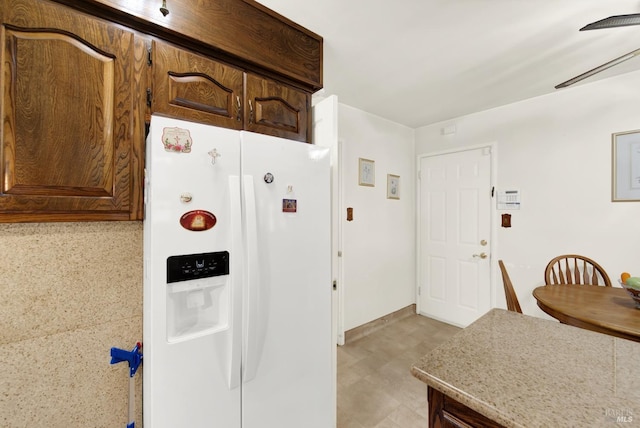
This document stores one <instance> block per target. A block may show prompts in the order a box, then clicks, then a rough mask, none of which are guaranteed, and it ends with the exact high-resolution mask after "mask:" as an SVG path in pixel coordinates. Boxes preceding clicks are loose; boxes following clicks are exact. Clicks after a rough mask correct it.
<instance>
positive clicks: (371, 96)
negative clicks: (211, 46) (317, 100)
mask: <svg viewBox="0 0 640 428" xmlns="http://www.w3.org/2000/svg"><path fill="white" fill-rule="evenodd" d="M258 1H259V2H260V3H262V4H264V5H265V6H267V7H269V8H270V9H272V10H274V11H276V12H278V13H280V14H281V15H283V16H285V17H287V18H289V19H291V20H293V21H295V22H297V23H298V24H300V25H302V26H304V27H306V28H308V29H309V30H311V31H313V32H315V33H317V34H319V35H320V36H322V37H323V38H324V89H323V92H322V94H324V95H337V96H338V100H339V101H340V102H341V103H344V104H347V105H350V106H352V107H356V108H358V109H361V110H364V111H367V112H369V113H373V114H375V115H378V116H381V117H383V118H386V119H389V120H391V121H394V122H397V123H401V124H404V125H406V126H409V127H412V128H417V127H420V126H424V125H428V124H432V123H435V122H440V121H443V120H448V119H452V118H455V117H459V116H462V115H466V114H469V113H473V112H477V111H482V110H486V109H490V108H494V107H498V106H501V105H505V104H510V103H513V102H517V101H521V100H524V99H527V98H532V97H536V96H540V95H544V94H548V93H552V92H555V91H558V90H557V89H554V86H555V85H557V84H559V83H561V82H564V81H565V80H568V79H570V78H572V77H574V76H576V75H578V74H581V73H584V72H585V71H587V70H590V69H592V68H594V67H597V66H599V65H601V64H603V63H605V62H608V61H610V60H612V59H614V58H617V57H619V56H622V55H624V54H626V53H628V52H631V51H633V50H636V49H638V48H640V26H632V27H619V28H611V29H603V30H593V31H582V32H580V31H578V30H579V29H580V28H582V27H583V26H584V25H586V24H588V23H591V22H593V21H597V20H600V19H602V18H605V17H608V16H611V15H624V14H631V13H639V12H640V0H393V1H383V0H320V1H318V0H258ZM635 70H640V57H636V58H634V59H632V60H629V61H626V62H625V63H622V64H619V65H617V66H615V67H612V68H610V69H609V70H607V71H605V72H603V73H599V74H597V75H596V76H594V77H590V78H588V79H586V80H584V81H582V82H580V83H578V84H575V85H573V86H571V87H569V88H564V89H560V90H562V91H567V90H572V88H574V87H576V86H578V85H582V84H587V83H589V82H593V81H595V80H596V79H602V78H606V77H611V76H613V75H617V74H621V73H626V72H630V71H635ZM636 90H637V88H636Z"/></svg>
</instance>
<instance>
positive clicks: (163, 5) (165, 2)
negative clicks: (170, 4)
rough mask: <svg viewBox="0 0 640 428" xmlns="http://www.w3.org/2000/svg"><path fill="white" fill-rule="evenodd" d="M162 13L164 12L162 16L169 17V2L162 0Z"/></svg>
mask: <svg viewBox="0 0 640 428" xmlns="http://www.w3.org/2000/svg"><path fill="white" fill-rule="evenodd" d="M160 12H162V16H167V15H169V9H167V0H162V7H161V8H160Z"/></svg>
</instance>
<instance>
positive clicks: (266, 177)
mask: <svg viewBox="0 0 640 428" xmlns="http://www.w3.org/2000/svg"><path fill="white" fill-rule="evenodd" d="M264 182H265V183H267V184H269V183H273V174H271V173H270V172H267V173H266V174H265V175H264Z"/></svg>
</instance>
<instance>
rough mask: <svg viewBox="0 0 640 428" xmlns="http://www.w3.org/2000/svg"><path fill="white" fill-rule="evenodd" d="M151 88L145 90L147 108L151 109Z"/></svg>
mask: <svg viewBox="0 0 640 428" xmlns="http://www.w3.org/2000/svg"><path fill="white" fill-rule="evenodd" d="M151 98H152V96H151V88H147V106H148V107H151Z"/></svg>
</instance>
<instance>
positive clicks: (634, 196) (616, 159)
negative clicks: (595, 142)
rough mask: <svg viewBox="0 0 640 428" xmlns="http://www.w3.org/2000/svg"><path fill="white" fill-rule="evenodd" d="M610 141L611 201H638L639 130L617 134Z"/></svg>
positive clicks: (639, 186)
mask: <svg viewBox="0 0 640 428" xmlns="http://www.w3.org/2000/svg"><path fill="white" fill-rule="evenodd" d="M611 139H612V150H611V151H612V154H611V158H612V166H611V170H612V177H611V178H612V180H611V181H612V185H611V200H612V201H613V202H620V201H640V130H636V131H626V132H617V133H615V134H611Z"/></svg>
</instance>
